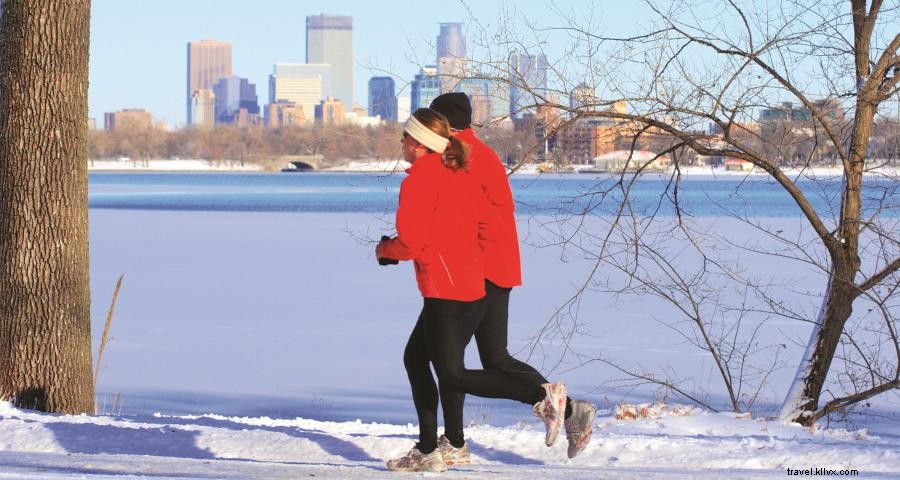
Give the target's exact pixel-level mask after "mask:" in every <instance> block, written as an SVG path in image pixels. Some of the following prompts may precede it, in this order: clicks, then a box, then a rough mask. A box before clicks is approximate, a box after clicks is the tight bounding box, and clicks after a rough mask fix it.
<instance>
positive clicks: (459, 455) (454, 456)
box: [438, 435, 471, 467]
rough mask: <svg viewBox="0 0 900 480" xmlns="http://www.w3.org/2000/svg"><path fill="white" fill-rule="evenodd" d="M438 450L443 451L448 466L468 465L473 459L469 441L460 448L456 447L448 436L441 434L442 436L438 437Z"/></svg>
mask: <svg viewBox="0 0 900 480" xmlns="http://www.w3.org/2000/svg"><path fill="white" fill-rule="evenodd" d="M438 450H440V451H441V456H442V457H444V463H445V464H446V465H447V466H448V467H449V466H452V465H468V464H469V462H470V461H471V459H470V453H469V442H466V443H464V444H463V446H462V447H460V448H456V447H454V446H453V444H452V443H450V440H449V439H448V438H447V437H446V436H444V435H441V438H439V439H438Z"/></svg>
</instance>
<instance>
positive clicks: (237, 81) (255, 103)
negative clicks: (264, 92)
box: [213, 75, 259, 123]
mask: <svg viewBox="0 0 900 480" xmlns="http://www.w3.org/2000/svg"><path fill="white" fill-rule="evenodd" d="M213 93H215V102H216V108H215V110H216V123H238V121H239V120H241V119H242V118H243V117H242V116H248V115H249V116H252V115H257V116H258V115H259V100H258V99H257V96H256V85H254V84H252V83H250V81H249V80H247V79H246V78H241V77H238V76H236V75H232V76H230V77H227V78H222V79H219V81H218V82H217V83H216V84H215V86H214V87H213ZM242 111H243V113H241V112H242Z"/></svg>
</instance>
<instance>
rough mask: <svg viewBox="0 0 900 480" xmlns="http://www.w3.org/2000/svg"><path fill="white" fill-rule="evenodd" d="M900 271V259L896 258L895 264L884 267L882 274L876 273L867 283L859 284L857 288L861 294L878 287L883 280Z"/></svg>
mask: <svg viewBox="0 0 900 480" xmlns="http://www.w3.org/2000/svg"><path fill="white" fill-rule="evenodd" d="M897 269H900V258H895V259H894V261H893V262H891V263H890V264H888V265H887V266H885V267H884V269H882V270H881V271H880V272H878V273H876V274H875V275H872V276H871V277H869V278H868V279H867V280H866V281H864V282H863V283H861V284H859V286H858V287H857V288H858V289H859V291H860V292H865V291H866V290H868V289H870V288H872V287H874V286H875V285H878V284H879V283H880V282H881V281H882V280H884V279H885V278H886V277H887V276H888V275H890V274H892V273H894V272H896V271H897Z"/></svg>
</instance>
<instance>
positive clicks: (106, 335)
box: [94, 274, 125, 412]
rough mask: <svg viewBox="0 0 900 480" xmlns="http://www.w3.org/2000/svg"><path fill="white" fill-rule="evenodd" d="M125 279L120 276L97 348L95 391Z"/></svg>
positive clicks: (123, 275) (95, 407) (95, 409)
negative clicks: (117, 300) (117, 301)
mask: <svg viewBox="0 0 900 480" xmlns="http://www.w3.org/2000/svg"><path fill="white" fill-rule="evenodd" d="M124 278H125V274H122V275H121V276H119V281H117V282H116V289H115V291H114V292H113V296H112V302H110V304H109V312H108V313H107V314H106V324H105V325H104V326H103V336H101V337H100V346H99V347H97V363H96V366H95V367H94V389H95V390H96V389H97V379H98V378H99V377H100V365H101V362H102V361H103V351H104V350H106V344H107V343H108V342H109V340H110V337H109V327H110V325H112V319H113V313H114V312H115V310H116V299H117V298H119V289H121V288H122V279H124ZM116 403H118V395H117V396H116ZM96 411H97V405H96V402H94V412H96Z"/></svg>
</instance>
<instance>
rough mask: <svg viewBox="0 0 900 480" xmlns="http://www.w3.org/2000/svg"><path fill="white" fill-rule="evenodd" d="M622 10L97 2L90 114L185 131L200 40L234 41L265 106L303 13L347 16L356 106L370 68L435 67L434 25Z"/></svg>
mask: <svg viewBox="0 0 900 480" xmlns="http://www.w3.org/2000/svg"><path fill="white" fill-rule="evenodd" d="M624 3H628V2H606V1H602V2H601V1H590V0H559V1H555V2H551V3H548V2H546V1H540V0H525V1H519V2H511V1H491V0H476V1H468V0H467V1H466V2H462V1H459V0H447V1H445V2H413V1H406V0H403V1H382V2H376V1H359V0H332V1H328V2H322V1H308V0H294V1H287V0H257V1H253V2H249V1H241V0H216V1H213V0H180V1H176V0H153V1H149V0H94V1H93V2H91V8H92V11H91V67H90V91H89V95H90V97H89V108H90V116H91V117H93V118H96V119H97V121H98V123H100V124H102V118H103V113H104V112H111V111H116V110H121V109H124V108H143V109H145V110H148V111H150V112H151V113H152V114H153V116H154V119H155V120H157V121H165V122H166V123H168V124H169V125H170V126H174V127H177V126H180V125H182V124H183V123H184V121H185V102H186V100H185V82H186V80H185V76H186V66H185V62H186V45H187V42H189V41H192V40H200V39H204V38H213V39H217V40H222V41H227V42H231V43H232V45H233V58H232V66H233V72H234V74H235V75H239V76H242V77H246V78H249V79H250V81H251V82H252V83H255V84H256V91H257V95H258V96H259V99H260V103H261V104H262V103H265V100H266V98H267V95H268V75H269V74H270V73H271V71H272V65H273V64H275V63H279V62H285V63H290V62H299V63H302V62H304V61H305V55H306V53H305V52H306V30H305V22H306V16H307V15H314V14H318V13H328V14H336V15H351V16H352V17H353V28H354V31H353V42H354V49H355V57H356V64H357V69H356V78H355V84H356V88H355V95H356V102H357V103H359V104H362V105H365V104H366V102H367V99H366V95H367V93H366V85H367V82H368V80H369V78H370V77H372V76H373V75H376V74H381V73H378V72H377V71H376V70H372V69H370V67H373V68H375V69H381V70H384V71H386V72H391V73H393V74H395V75H397V76H399V77H400V78H402V79H405V80H406V81H408V80H409V79H411V78H412V76H413V75H414V74H415V73H416V72H417V71H418V68H419V67H418V65H419V64H420V63H425V62H427V63H433V61H434V60H433V57H434V49H433V44H434V41H435V37H436V36H437V34H438V30H439V26H438V24H439V23H441V22H456V21H459V22H464V23H466V28H465V30H466V33H467V37H468V38H467V39H468V40H471V39H472V35H471V34H470V32H469V29H470V26H471V25H473V21H472V18H473V17H474V18H475V19H477V21H478V22H479V23H481V25H482V26H483V27H484V28H485V29H486V30H489V31H492V30H495V29H496V28H497V27H498V26H499V25H501V24H505V23H508V22H505V21H504V20H503V19H504V18H510V17H511V18H514V19H515V20H514V21H513V24H515V25H519V26H520V27H521V26H522V25H523V19H525V18H527V19H529V20H532V21H537V22H538V24H539V25H542V26H554V25H559V24H560V20H559V18H560V14H561V13H563V12H577V15H587V14H593V15H598V16H600V17H602V18H603V20H604V22H603V23H605V24H606V23H608V24H610V25H621V24H622V23H621V20H622V18H624V17H623V16H624V15H627V14H628V12H627V11H626V10H625V9H626V8H631V7H624V6H623V4H624ZM438 6H442V7H443V10H439V9H438V8H437V7H438ZM617 21H618V23H617ZM626 23H628V22H626ZM551 43H553V42H551ZM560 43H562V42H560ZM554 47H555V45H549V47H548V48H549V49H550V50H551V51H552V49H553V48H554ZM560 47H561V45H560Z"/></svg>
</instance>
